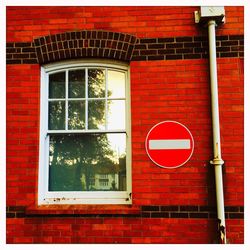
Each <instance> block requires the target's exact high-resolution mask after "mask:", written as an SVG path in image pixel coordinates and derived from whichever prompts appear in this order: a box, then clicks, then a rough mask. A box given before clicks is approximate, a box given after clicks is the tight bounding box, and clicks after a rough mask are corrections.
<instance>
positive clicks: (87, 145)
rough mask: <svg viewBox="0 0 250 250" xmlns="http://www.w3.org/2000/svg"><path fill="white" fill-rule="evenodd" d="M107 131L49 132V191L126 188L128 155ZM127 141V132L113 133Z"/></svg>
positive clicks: (122, 141) (119, 138)
mask: <svg viewBox="0 0 250 250" xmlns="http://www.w3.org/2000/svg"><path fill="white" fill-rule="evenodd" d="M108 137H109V135H108V134H81V135H79V134H75V135H53V136H50V147H49V149H50V154H49V191H118V190H119V191H124V190H126V160H125V159H126V155H125V153H122V154H121V155H120V153H121V152H120V149H119V148H114V146H112V142H111V141H109V139H108ZM112 138H113V140H115V141H116V143H118V144H119V142H120V143H122V144H124V145H125V140H126V137H125V134H115V135H114V134H113V135H112Z"/></svg>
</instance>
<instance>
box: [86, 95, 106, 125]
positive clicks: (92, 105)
mask: <svg viewBox="0 0 250 250" xmlns="http://www.w3.org/2000/svg"><path fill="white" fill-rule="evenodd" d="M88 128H89V129H105V101H104V100H100V101H99V100H92V101H89V102H88Z"/></svg>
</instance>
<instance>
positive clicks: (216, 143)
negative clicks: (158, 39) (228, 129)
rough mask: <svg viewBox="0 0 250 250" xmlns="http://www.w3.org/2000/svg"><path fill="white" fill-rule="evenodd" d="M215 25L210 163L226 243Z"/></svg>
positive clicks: (211, 40) (211, 46)
mask: <svg viewBox="0 0 250 250" xmlns="http://www.w3.org/2000/svg"><path fill="white" fill-rule="evenodd" d="M215 26H216V22H215V20H210V21H209V22H208V39H209V65H210V88H211V108H212V124H213V152H214V159H213V160H211V161H210V163H211V164H212V165H213V166H214V170H215V185H216V200H217V216H218V230H219V238H220V241H221V243H222V244H224V243H226V224H225V211H224V194H223V180H222V165H223V163H224V161H223V160H222V158H221V144H220V117H219V98H218V83H217V64H216V38H215Z"/></svg>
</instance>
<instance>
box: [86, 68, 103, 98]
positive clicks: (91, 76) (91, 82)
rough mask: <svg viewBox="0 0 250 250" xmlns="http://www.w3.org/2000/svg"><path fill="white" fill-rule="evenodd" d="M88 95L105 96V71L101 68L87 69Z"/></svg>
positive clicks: (94, 96) (92, 96) (90, 96)
mask: <svg viewBox="0 0 250 250" xmlns="http://www.w3.org/2000/svg"><path fill="white" fill-rule="evenodd" d="M88 97H89V98H100V97H105V71H104V70H102V69H89V70H88Z"/></svg>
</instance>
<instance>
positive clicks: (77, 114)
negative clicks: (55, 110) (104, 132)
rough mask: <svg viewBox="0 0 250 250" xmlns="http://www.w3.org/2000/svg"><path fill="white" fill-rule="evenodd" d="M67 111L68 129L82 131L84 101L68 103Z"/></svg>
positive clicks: (83, 126)
mask: <svg viewBox="0 0 250 250" xmlns="http://www.w3.org/2000/svg"><path fill="white" fill-rule="evenodd" d="M68 109H69V111H68V116H69V118H68V129H84V128H85V101H69V102H68Z"/></svg>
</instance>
